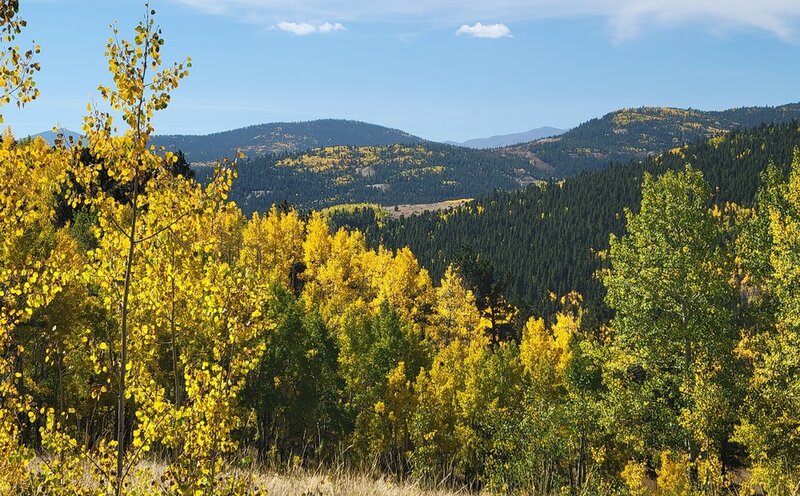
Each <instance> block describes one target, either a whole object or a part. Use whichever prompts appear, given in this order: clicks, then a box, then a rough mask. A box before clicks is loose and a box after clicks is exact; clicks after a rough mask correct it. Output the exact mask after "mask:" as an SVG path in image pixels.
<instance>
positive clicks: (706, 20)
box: [172, 0, 800, 41]
mask: <svg viewBox="0 0 800 496" xmlns="http://www.w3.org/2000/svg"><path fill="white" fill-rule="evenodd" d="M172 1H175V2H180V3H183V4H185V5H188V6H191V7H193V8H196V9H199V10H202V11H204V12H207V13H211V14H221V15H227V16H231V17H236V18H239V19H242V20H248V21H249V22H261V23H266V24H267V25H274V24H275V23H276V22H278V21H280V20H282V19H287V18H293V19H298V20H300V21H303V22H300V23H299V24H303V23H308V24H313V25H315V26H317V31H319V26H321V25H324V22H325V20H326V19H331V18H335V19H340V20H341V21H342V22H399V23H402V22H419V23H426V24H429V25H434V26H436V27H441V28H446V27H448V26H459V25H461V24H464V23H465V22H472V20H474V19H483V20H488V21H490V22H504V21H506V22H507V21H508V20H514V21H515V22H522V21H532V20H540V19H553V18H575V17H581V18H590V17H593V18H601V19H605V20H606V22H607V24H608V26H609V29H610V31H611V35H612V37H613V38H614V39H615V40H617V41H624V40H627V39H630V38H634V37H636V36H639V35H641V33H643V32H646V30H647V29H649V28H651V27H673V26H677V25H684V24H692V25H696V26H701V27H702V28H704V29H707V30H710V31H713V32H719V31H729V30H741V29H751V30H759V31H764V32H767V33H771V34H772V35H774V36H776V37H778V38H780V39H783V40H787V41H789V40H791V41H796V38H797V37H796V28H798V27H800V1H798V0H493V1H491V2H487V1H486V0H172ZM334 26H335V25H334Z"/></svg>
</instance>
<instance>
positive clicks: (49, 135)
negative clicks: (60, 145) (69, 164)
mask: <svg viewBox="0 0 800 496" xmlns="http://www.w3.org/2000/svg"><path fill="white" fill-rule="evenodd" d="M59 134H60V135H62V139H64V140H69V138H72V139H73V140H74V141H78V140H79V139H80V138H81V137H82V135H81V134H80V133H76V132H75V131H70V130H69V129H64V128H62V129H59V130H58V132H53V131H52V130H51V131H44V132H41V133H38V134H34V135H33V136H32V137H33V138H35V137H37V136H41V137H42V139H44V140H45V141H47V142H48V143H50V144H51V145H52V144H54V143H55V142H56V138H57V137H58V135H59Z"/></svg>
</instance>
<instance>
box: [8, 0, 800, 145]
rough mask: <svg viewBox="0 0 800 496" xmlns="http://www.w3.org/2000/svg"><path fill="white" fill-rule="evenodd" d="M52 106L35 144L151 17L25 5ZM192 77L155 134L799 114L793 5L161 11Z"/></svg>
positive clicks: (210, 6)
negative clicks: (755, 110) (338, 124)
mask: <svg viewBox="0 0 800 496" xmlns="http://www.w3.org/2000/svg"><path fill="white" fill-rule="evenodd" d="M20 3H21V4H22V5H21V9H20V15H21V16H22V17H23V18H25V19H26V20H27V22H28V26H27V28H26V30H25V32H24V34H23V36H22V37H21V38H20V40H19V43H20V44H21V45H22V46H25V45H26V44H28V43H30V42H31V41H35V42H36V43H38V44H39V45H41V47H42V52H41V54H40V55H39V59H38V60H39V61H40V63H41V66H42V69H41V71H40V72H39V73H38V74H37V76H36V81H37V86H38V87H39V89H40V91H41V96H40V98H39V99H37V100H36V101H35V102H33V103H31V104H30V105H28V106H27V107H26V108H24V109H22V110H17V109H16V108H14V106H13V105H8V106H6V107H4V108H3V109H2V114H3V117H4V120H5V123H4V124H3V125H4V126H5V125H10V126H11V128H12V130H13V132H14V134H15V135H18V136H24V135H27V134H32V133H36V132H40V131H44V130H49V129H51V128H52V127H54V126H59V127H65V128H67V129H71V130H78V131H79V130H80V128H81V124H82V118H83V115H84V114H85V113H86V105H87V103H88V102H90V101H94V102H98V103H100V102H101V98H100V95H99V93H98V91H97V85H98V84H110V82H111V77H110V74H109V73H108V71H107V69H106V67H107V64H106V62H105V59H104V55H103V52H104V47H105V43H106V42H107V40H108V37H109V36H110V34H111V30H110V27H109V26H110V24H111V23H113V22H115V21H116V22H117V23H118V26H119V29H120V33H121V35H122V36H123V37H128V38H132V36H131V35H129V33H132V32H133V28H134V26H135V25H136V23H137V22H138V21H139V20H140V19H141V18H142V17H143V16H144V13H145V11H146V10H145V6H144V1H132V0H23V1H21V2H20ZM150 7H151V8H152V9H155V10H156V12H157V14H156V16H155V17H156V21H157V23H158V24H159V25H160V26H161V28H162V30H163V35H164V38H165V39H166V45H165V49H164V52H163V53H164V59H165V61H179V60H182V59H184V58H185V57H187V56H190V57H191V58H192V64H193V67H192V69H191V74H190V76H189V77H188V78H187V79H185V80H184V81H183V82H182V84H181V87H180V88H178V89H177V90H176V91H175V93H174V94H173V98H172V102H171V104H170V106H169V108H167V109H166V110H164V111H162V112H160V113H159V114H158V115H157V117H156V119H155V121H154V123H155V126H156V132H157V133H158V134H207V133H212V132H217V131H223V130H228V129H233V128H237V127H243V126H248V125H252V124H260V123H265V122H276V121H305V120H312V119H318V118H346V119H355V120H361V121H366V122H371V123H375V124H381V125H385V126H389V127H394V128H399V129H402V130H404V131H407V132H410V133H412V134H415V135H418V136H421V137H423V138H427V139H432V140H455V141H463V140H466V139H469V138H478V137H485V136H490V135H496V134H506V133H513V132H520V131H525V130H528V129H532V128H536V127H540V126H554V127H560V128H570V127H573V126H576V125H578V124H580V123H581V122H584V121H586V120H589V119H591V118H594V117H599V116H602V115H603V114H605V113H607V112H610V111H613V110H616V109H619V108H626V107H640V106H675V107H691V108H696V109H704V110H722V109H726V108H732V107H741V106H760V105H781V104H785V103H791V102H798V101H800V85H798V83H797V82H798V81H800V64H799V63H798V60H800V1H798V0H494V1H490V0H353V1H346V0H151V1H150Z"/></svg>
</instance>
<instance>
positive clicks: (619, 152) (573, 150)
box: [500, 103, 800, 178]
mask: <svg viewBox="0 0 800 496" xmlns="http://www.w3.org/2000/svg"><path fill="white" fill-rule="evenodd" d="M798 119H800V103H789V104H785V105H779V106H775V107H769V106H767V107H737V108H731V109H727V110H713V111H705V110H697V109H692V108H688V109H682V108H677V107H638V108H624V109H619V110H615V111H612V112H609V113H607V114H605V115H603V116H602V117H597V118H594V119H590V120H588V121H586V122H584V123H582V124H580V125H578V126H577V127H575V128H572V129H570V130H569V131H567V132H565V133H563V134H561V135H560V136H556V137H551V138H543V139H538V140H535V141H532V142H529V143H523V144H519V145H512V146H508V147H504V148H502V149H500V152H501V153H504V154H507V155H516V156H521V157H525V158H528V159H529V160H532V161H533V160H536V161H539V162H543V163H545V164H547V165H549V166H550V167H552V168H553V171H554V172H553V176H554V177H561V178H563V177H568V176H571V175H575V174H578V173H580V172H583V171H586V170H594V169H599V168H603V167H607V166H609V165H610V164H611V163H622V162H627V161H628V160H633V159H642V158H646V157H648V156H650V155H654V154H658V153H660V152H664V151H667V150H670V149H672V148H675V147H680V146H683V145H684V144H687V143H692V142H695V141H698V140H702V139H707V138H711V137H714V136H718V135H720V134H723V133H725V132H728V131H732V130H735V129H745V128H752V127H755V126H758V125H761V124H769V123H781V122H788V121H792V120H798Z"/></svg>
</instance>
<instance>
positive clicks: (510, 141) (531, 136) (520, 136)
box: [446, 126, 566, 148]
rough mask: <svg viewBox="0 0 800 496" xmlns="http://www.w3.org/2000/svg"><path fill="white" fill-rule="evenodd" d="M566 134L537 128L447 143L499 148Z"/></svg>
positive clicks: (553, 129) (563, 131) (562, 131)
mask: <svg viewBox="0 0 800 496" xmlns="http://www.w3.org/2000/svg"><path fill="white" fill-rule="evenodd" d="M565 132H566V129H558V128H555V127H549V126H545V127H537V128H536V129H531V130H530V131H525V132H522V133H513V134H499V135H496V136H490V137H488V138H475V139H471V140H467V141H462V142H460V143H458V142H455V141H447V142H446V143H447V144H449V145H457V146H466V147H467V148H497V147H500V146H510V145H517V144H519V143H527V142H529V141H534V140H538V139H541V138H548V137H550V136H558V135H559V134H563V133H565Z"/></svg>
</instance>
